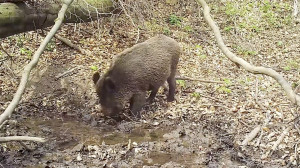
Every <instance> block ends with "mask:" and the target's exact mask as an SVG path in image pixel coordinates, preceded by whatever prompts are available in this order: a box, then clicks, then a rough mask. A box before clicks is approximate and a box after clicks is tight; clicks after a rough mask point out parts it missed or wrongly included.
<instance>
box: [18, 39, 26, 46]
mask: <svg viewBox="0 0 300 168" xmlns="http://www.w3.org/2000/svg"><path fill="white" fill-rule="evenodd" d="M24 41H25V39H24V38H23V37H20V36H19V37H18V38H17V46H18V47H23V46H24Z"/></svg>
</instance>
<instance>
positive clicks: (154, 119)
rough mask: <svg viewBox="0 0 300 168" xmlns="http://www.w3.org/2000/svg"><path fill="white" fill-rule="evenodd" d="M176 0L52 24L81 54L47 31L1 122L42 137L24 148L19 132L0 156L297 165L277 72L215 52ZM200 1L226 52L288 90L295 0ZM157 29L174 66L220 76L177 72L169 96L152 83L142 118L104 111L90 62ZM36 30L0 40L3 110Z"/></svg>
mask: <svg viewBox="0 0 300 168" xmlns="http://www.w3.org/2000/svg"><path fill="white" fill-rule="evenodd" d="M176 2H177V1H176V0H169V1H166V2H165V1H163V2H162V1H151V2H147V3H145V2H143V1H142V0H141V1H136V3H133V4H128V5H126V9H128V8H129V7H131V9H132V10H128V12H127V13H128V16H127V15H125V14H123V15H120V16H119V17H118V18H117V19H116V20H115V21H114V22H113V24H112V22H111V18H101V19H100V20H99V21H98V22H92V23H86V24H77V25H75V24H66V25H64V26H63V27H62V28H61V30H60V31H59V33H58V34H59V35H61V36H63V37H65V38H68V39H69V40H71V41H72V42H73V43H75V44H76V45H78V46H80V47H81V48H82V49H84V50H85V51H87V52H86V53H84V54H82V53H80V52H78V51H77V50H75V49H73V48H70V47H68V46H67V45H65V44H64V43H62V42H61V41H59V40H57V39H53V40H52V41H51V43H50V44H49V45H48V46H47V48H46V50H45V52H44V53H43V55H42V56H41V58H40V61H39V63H38V65H37V67H36V68H35V69H34V70H33V72H32V74H31V77H30V81H29V83H28V86H27V89H26V92H25V94H24V95H23V98H22V100H21V102H20V104H19V105H18V107H17V109H16V110H15V112H14V113H13V115H12V116H11V119H10V122H8V123H7V124H5V125H4V126H3V127H2V128H1V136H12V135H27V136H38V137H44V138H46V139H47V142H46V143H34V142H24V144H25V145H27V146H28V147H29V148H31V150H26V149H25V148H24V146H23V145H21V144H20V143H18V142H8V143H2V144H0V163H1V164H0V166H1V167H144V168H147V167H148V168H150V167H151V168H155V167H165V168H166V167H224V168H225V167H284V166H286V167H297V166H298V164H299V152H300V149H299V148H298V144H299V142H300V141H299V136H300V134H299V131H298V130H299V128H298V120H294V118H295V117H296V116H297V115H299V111H297V110H299V109H297V108H296V107H295V106H293V105H292V103H291V102H290V101H289V100H288V98H287V96H286V94H285V92H284V91H283V89H282V88H281V86H280V85H279V84H278V83H277V82H276V81H275V80H274V79H272V78H271V77H267V76H264V75H254V74H251V73H249V72H247V71H245V70H244V69H243V68H242V67H239V66H237V65H236V64H234V63H233V62H231V61H230V60H229V59H227V58H226V57H225V56H224V55H223V53H222V52H221V51H220V49H219V48H218V46H217V44H216V41H215V38H214V35H213V33H212V31H211V29H210V28H209V26H208V25H207V23H206V22H205V20H204V19H203V14H202V8H201V7H200V6H199V5H198V4H197V3H196V2H194V1H190V0H188V1H184V2H180V3H176ZM139 3H140V4H139ZM208 5H209V6H210V7H211V9H212V10H211V14H212V17H213V18H214V19H215V22H216V23H217V24H218V25H219V27H220V30H221V33H222V36H223V38H224V41H225V43H226V45H227V46H228V47H230V48H231V51H232V52H234V53H235V54H237V55H238V56H239V57H241V58H243V59H245V60H246V61H248V62H250V63H251V64H253V65H257V66H260V65H261V66H265V67H270V68H273V69H274V70H276V71H277V72H279V73H280V74H281V75H283V76H284V78H285V79H286V80H287V81H288V82H289V83H290V84H291V85H292V87H293V89H295V88H296V87H297V86H299V85H300V80H299V79H300V27H299V26H300V24H299V23H296V21H294V20H293V18H292V16H291V14H292V10H293V8H292V5H293V1H274V2H273V1H271V2H269V1H264V2H260V1H259V2H252V1H250V0H246V1H238V2H237V1H233V0H232V1H230V0H224V1H208ZM129 16H130V17H131V18H130V17H129ZM131 19H132V20H133V21H134V22H135V25H133V24H132V22H131V21H130V20H131ZM112 25H114V26H113V27H112ZM137 25H138V26H137ZM138 29H139V30H138ZM156 34H166V35H168V36H170V37H172V38H174V39H175V40H176V41H178V42H179V43H180V46H181V47H182V51H183V52H182V55H181V58H180V61H179V65H178V76H181V77H190V78H195V79H203V80H210V81H222V82H223V84H218V83H206V82H199V81H189V80H178V81H177V92H176V101H174V102H172V103H167V101H166V94H165V93H164V92H163V90H161V91H160V92H159V93H158V95H157V97H156V99H155V101H154V103H152V104H150V105H147V106H145V108H144V109H143V110H142V114H143V115H142V118H141V119H139V120H138V119H135V118H133V117H132V116H130V114H128V115H127V119H126V120H124V121H120V122H116V121H114V120H113V119H109V118H105V117H103V116H102V114H101V108H100V105H99V104H98V103H97V96H96V93H95V89H94V84H93V82H92V75H93V73H94V72H95V69H96V68H95V67H99V71H100V72H101V74H103V73H105V71H106V70H107V69H108V67H109V65H110V64H111V62H112V58H113V56H114V55H116V54H117V53H119V52H121V51H123V50H124V49H126V48H129V47H131V46H133V45H134V44H135V43H136V42H137V41H138V42H142V41H145V40H146V39H148V38H150V37H153V36H155V35H156ZM42 39H43V36H41V35H40V31H37V32H28V33H24V34H19V35H15V36H11V37H8V38H6V39H3V40H1V45H2V46H3V48H4V49H5V51H6V52H7V53H9V55H10V56H11V57H8V56H7V55H6V54H5V52H4V51H3V50H1V53H0V60H1V62H0V111H1V112H2V111H4V110H5V108H6V107H7V106H8V104H9V102H10V101H11V99H12V97H13V95H14V93H15V91H16V89H17V86H18V83H19V80H20V77H21V73H22V70H23V67H24V65H25V64H27V63H28V62H29V61H30V59H31V57H32V55H33V53H34V52H35V51H36V49H37V48H38V46H39V44H40V42H41V40H42ZM298 88H299V87H298ZM299 94H300V92H299ZM257 126H261V127H262V130H261V131H260V133H259V134H258V136H257V137H256V138H254V139H253V140H252V141H251V142H249V143H248V145H246V146H241V143H242V141H243V140H244V139H245V136H246V135H247V134H248V133H249V132H251V131H252V130H253V129H254V128H256V127H257ZM290 126H293V127H292V128H291V129H290V130H288V134H286V135H285V136H284V138H283V141H282V142H281V143H280V145H279V146H278V147H277V148H276V149H275V150H274V151H273V150H271V148H272V146H273V145H274V144H275V142H276V141H277V140H278V139H279V137H280V136H281V135H282V133H283V132H284V130H285V129H286V128H288V127H290Z"/></svg>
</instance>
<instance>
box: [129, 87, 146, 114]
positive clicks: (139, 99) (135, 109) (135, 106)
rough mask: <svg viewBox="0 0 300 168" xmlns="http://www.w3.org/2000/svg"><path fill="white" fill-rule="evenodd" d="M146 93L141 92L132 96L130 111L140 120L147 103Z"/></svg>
mask: <svg viewBox="0 0 300 168" xmlns="http://www.w3.org/2000/svg"><path fill="white" fill-rule="evenodd" d="M145 97H146V92H139V93H136V94H134V95H133V96H132V98H131V101H130V110H131V112H132V114H133V115H134V116H136V117H138V118H140V117H141V114H140V110H141V109H142V108H143V106H144V105H145V103H146V98H145Z"/></svg>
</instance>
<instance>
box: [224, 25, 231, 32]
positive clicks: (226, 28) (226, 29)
mask: <svg viewBox="0 0 300 168" xmlns="http://www.w3.org/2000/svg"><path fill="white" fill-rule="evenodd" d="M232 29H233V27H232V26H226V27H225V28H224V30H225V31H230V30H232Z"/></svg>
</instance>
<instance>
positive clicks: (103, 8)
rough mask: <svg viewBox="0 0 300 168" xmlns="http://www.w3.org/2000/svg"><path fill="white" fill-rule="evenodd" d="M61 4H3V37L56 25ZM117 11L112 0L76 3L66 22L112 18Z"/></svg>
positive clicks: (0, 7)
mask: <svg viewBox="0 0 300 168" xmlns="http://www.w3.org/2000/svg"><path fill="white" fill-rule="evenodd" d="M61 1H62V0H59V1H57V2H55V3H54V2H53V3H50V2H42V3H41V4H35V5H29V4H28V3H27V4H26V3H25V2H17V3H0V38H5V37H8V36H11V35H13V34H17V33H22V32H26V31H31V30H36V29H40V28H45V27H49V26H52V25H54V20H55V19H56V18H57V13H58V11H59V10H60V8H61V4H62V3H61ZM114 10H115V7H114V3H113V0H74V2H73V3H72V5H71V6H70V7H69V9H68V11H67V14H66V17H65V20H64V22H65V23H80V22H89V21H92V20H96V19H98V18H99V17H101V16H109V15H111V14H112V13H113V12H114Z"/></svg>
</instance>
